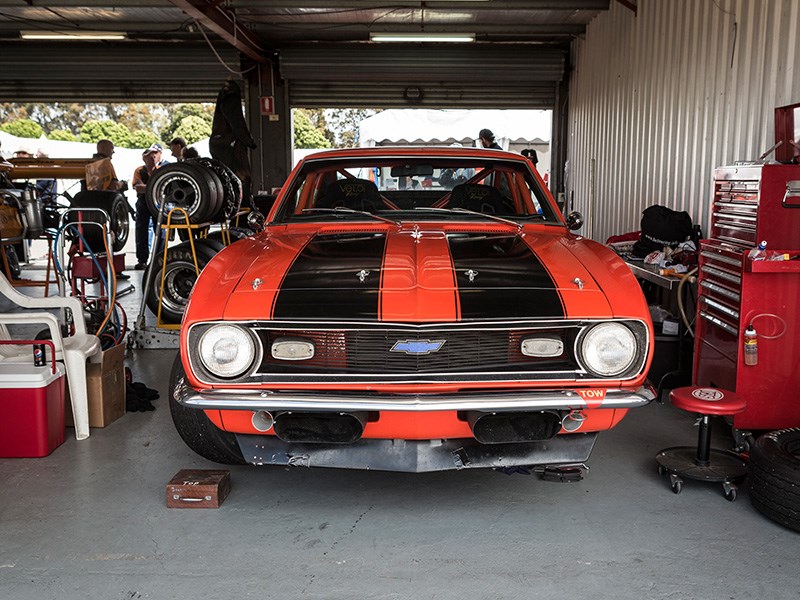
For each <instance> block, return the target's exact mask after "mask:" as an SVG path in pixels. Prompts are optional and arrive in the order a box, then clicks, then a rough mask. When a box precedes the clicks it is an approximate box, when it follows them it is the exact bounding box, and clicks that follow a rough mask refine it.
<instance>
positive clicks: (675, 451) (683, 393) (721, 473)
mask: <svg viewBox="0 0 800 600" xmlns="http://www.w3.org/2000/svg"><path fill="white" fill-rule="evenodd" d="M669 398H670V400H671V401H672V404H673V406H676V407H678V408H680V409H682V410H686V411H689V412H693V413H699V414H700V417H701V418H700V432H699V433H698V437H697V448H693V447H691V446H680V447H675V448H667V449H665V450H662V451H661V452H659V453H658V454H657V455H656V462H657V463H658V473H659V474H660V475H666V474H667V473H669V478H670V484H671V485H672V491H673V492H675V493H676V494H680V493H681V488H682V486H683V479H681V477H686V478H687V479H697V480H699V481H710V482H712V483H721V484H722V489H723V491H724V492H725V499H726V500H730V501H731V502H733V501H734V500H736V489H737V488H736V483H738V482H739V481H741V480H742V479H744V477H745V475H746V474H747V463H745V462H744V461H743V460H742V459H741V458H739V455H738V454H736V453H734V452H729V451H727V450H717V449H716V448H711V416H712V415H718V416H728V415H735V414H738V413H740V412H742V411H743V410H744V409H745V401H744V399H742V398H740V397H739V396H737V395H736V394H735V393H733V392H730V391H728V390H720V389H717V388H707V387H696V386H688V387H682V388H677V389H674V390H672V391H671V392H670V393H669Z"/></svg>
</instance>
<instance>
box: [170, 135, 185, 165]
mask: <svg viewBox="0 0 800 600" xmlns="http://www.w3.org/2000/svg"><path fill="white" fill-rule="evenodd" d="M169 150H170V152H172V156H174V157H175V160H177V161H178V162H183V160H184V158H185V157H184V155H183V152H184V150H186V140H185V139H183V138H182V137H176V138H174V139H173V140H172V141H171V142H170V143H169Z"/></svg>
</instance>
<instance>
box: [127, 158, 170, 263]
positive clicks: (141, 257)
mask: <svg viewBox="0 0 800 600" xmlns="http://www.w3.org/2000/svg"><path fill="white" fill-rule="evenodd" d="M163 151H164V149H163V148H162V147H161V144H153V145H152V146H150V147H149V148H147V149H146V150H145V151H144V152H142V160H144V165H142V166H141V167H139V168H138V169H136V170H135V171H134V172H133V189H134V190H136V226H135V236H136V266H135V267H134V268H135V269H136V270H137V271H140V270H142V269H144V268H145V267H146V266H147V260H148V258H149V257H150V227H151V226H152V227H153V232H154V234H156V235H158V232H157V231H156V230H155V227H156V224H155V219H153V215H151V214H150V209H148V208H147V201H146V200H145V192H146V190H147V182H148V181H149V180H150V176H151V175H152V174H153V172H154V171H155V170H156V169H158V168H159V167H161V166H163V165H165V164H167V163H166V161H163V160H161V153H162V152H163Z"/></svg>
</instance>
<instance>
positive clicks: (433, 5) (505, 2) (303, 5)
mask: <svg viewBox="0 0 800 600" xmlns="http://www.w3.org/2000/svg"><path fill="white" fill-rule="evenodd" d="M610 3H611V0H492V1H491V2H475V1H474V0H471V1H470V0H466V1H464V0H461V1H459V0H452V1H444V0H426V1H425V2H421V1H420V0H417V1H408V0H406V1H405V2H403V1H397V0H393V1H392V2H387V1H386V0H350V1H349V2H347V1H344V0H306V1H298V2H293V3H291V5H289V4H288V3H287V2H286V1H285V0H226V2H225V5H226V6H228V7H231V8H282V9H288V10H301V9H308V8H320V9H325V8H327V9H337V8H338V9H351V8H353V9H361V10H369V9H386V8H387V5H388V8H392V9H395V8H425V9H431V10H468V11H472V12H477V11H484V10H488V11H493V10H510V9H515V10H553V11H572V10H608V8H609V5H610ZM423 5H424V6H423Z"/></svg>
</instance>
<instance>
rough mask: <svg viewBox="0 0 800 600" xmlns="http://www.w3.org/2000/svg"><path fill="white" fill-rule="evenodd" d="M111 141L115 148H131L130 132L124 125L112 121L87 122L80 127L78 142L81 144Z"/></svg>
mask: <svg viewBox="0 0 800 600" xmlns="http://www.w3.org/2000/svg"><path fill="white" fill-rule="evenodd" d="M103 139H107V140H111V141H112V142H114V145H115V146H119V147H120V148H132V147H133V146H131V131H130V129H128V128H127V127H125V125H121V124H119V123H115V122H114V121H109V120H103V121H96V120H93V119H92V120H89V121H86V123H84V124H83V126H82V127H81V136H80V140H81V141H82V142H97V141H99V140H103Z"/></svg>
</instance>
